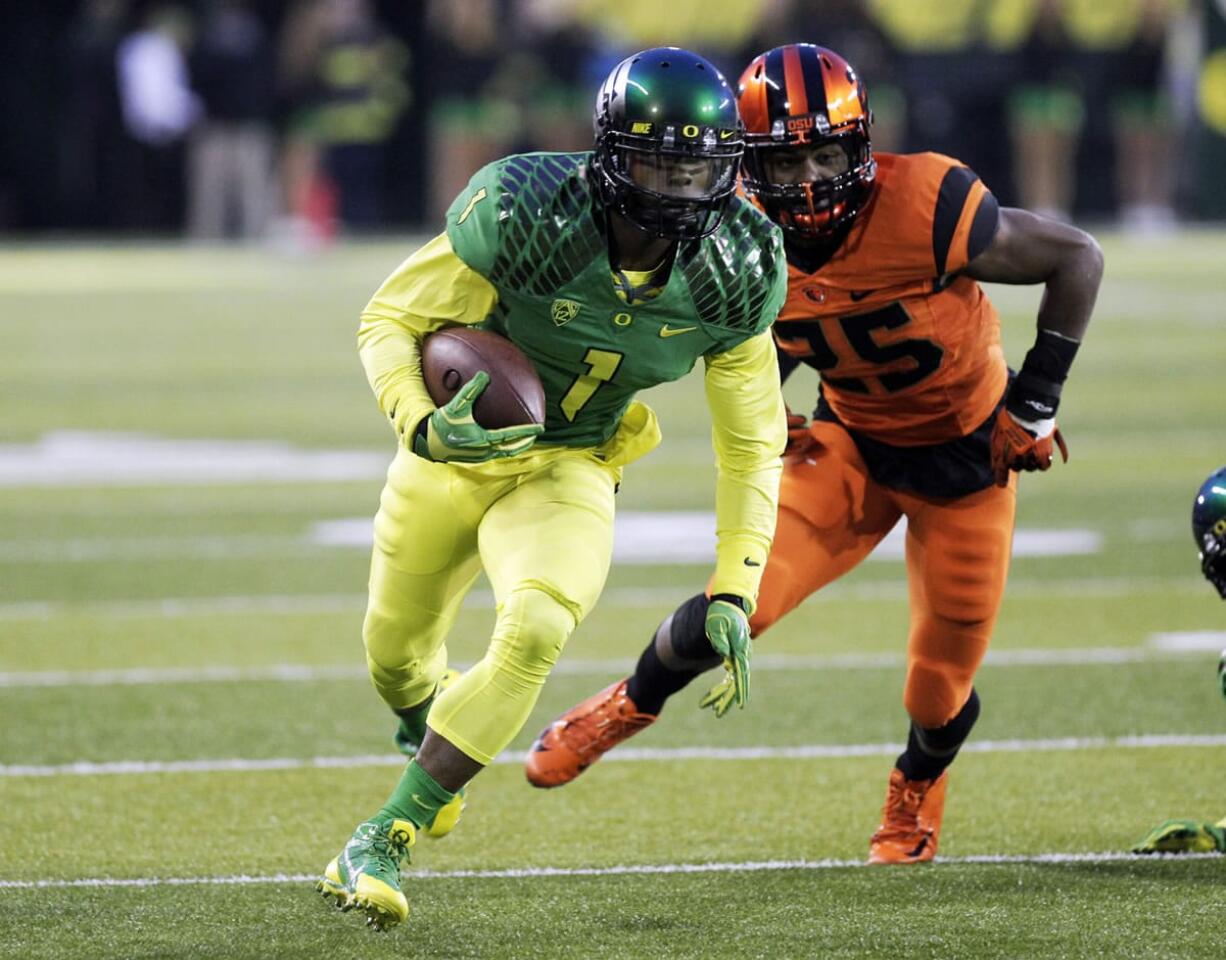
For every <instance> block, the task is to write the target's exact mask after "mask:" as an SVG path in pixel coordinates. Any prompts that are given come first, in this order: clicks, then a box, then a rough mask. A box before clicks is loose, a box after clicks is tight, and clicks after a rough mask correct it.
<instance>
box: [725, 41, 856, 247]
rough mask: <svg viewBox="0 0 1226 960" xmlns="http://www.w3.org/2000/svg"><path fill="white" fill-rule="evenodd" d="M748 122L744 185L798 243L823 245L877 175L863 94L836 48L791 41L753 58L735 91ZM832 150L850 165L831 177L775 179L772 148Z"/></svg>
mask: <svg viewBox="0 0 1226 960" xmlns="http://www.w3.org/2000/svg"><path fill="white" fill-rule="evenodd" d="M737 98H738V106H739V108H740V111H741V118H742V120H744V122H745V156H744V159H743V160H742V171H741V172H742V183H743V185H744V188H745V192H746V193H747V194H748V195H749V196H750V197H752V198H754V199H755V200H757V201H758V203H759V204H761V206H762V208H763V210H765V211H766V214H767V216H769V217H770V218H771V219H772V220H774V221H775V222H776V223H778V224H779V226H781V227H782V228H783V230H784V232H785V233H786V234H788V235H790V236H792V237H793V238H795V239H800V240H810V241H812V240H826V239H829V238H830V237H831V236H832V235H833V234H835V233H837V232H838V231H839V230H840V229H842V228H843V227H845V226H847V225H849V224H850V223H851V222H852V220H854V219H855V217H856V215H857V214H858V213H859V212H860V210H861V209H862V208H863V207H864V204H865V202H866V201H867V200H868V197H869V194H870V192H871V190H872V185H873V179H874V178H875V177H876V175H877V163H876V161H875V160H874V159H873V148H872V143H871V141H870V139H869V132H868V128H869V125H870V124H871V123H872V122H873V115H872V111H870V110H869V108H868V91H867V90H866V89H865V87H864V84H863V82H861V80H860V78H859V76H857V74H856V72H855V70H853V69H852V67H851V64H849V63H848V62H847V61H846V60H844V59H843V58H842V57H840V56H839V55H838V54H837V53H835V52H834V51H833V50H828V49H826V48H825V47H819V46H817V45H815V44H812V43H790V44H787V45H786V46H782V47H775V49H773V50H768V51H767V52H766V53H763V54H761V55H760V56H758V57H756V58H755V59H754V60H753V62H752V63H750V64H749V66H748V67H746V68H745V72H744V73H742V74H741V79H740V81H739V83H738V86H737ZM826 144H835V145H837V146H838V147H839V148H840V149H841V150H842V151H843V153H844V154H846V158H847V162H846V167H845V169H844V170H843V172H840V173H838V174H836V175H835V176H832V177H830V178H828V179H818V180H804V181H802V182H796V183H777V182H773V181H772V180H771V179H770V177H769V176H768V175H767V164H766V160H767V159H768V158H769V157H770V156H771V152H772V151H779V150H794V149H795V148H797V147H811V146H824V145H826Z"/></svg>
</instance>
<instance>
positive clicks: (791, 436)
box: [783, 410, 817, 457]
mask: <svg viewBox="0 0 1226 960" xmlns="http://www.w3.org/2000/svg"><path fill="white" fill-rule="evenodd" d="M815 446H817V441H816V440H814V439H813V434H811V433H810V432H809V421H808V420H807V419H806V418H805V417H803V416H801V415H800V414H799V413H793V412H792V411H791V410H789V411H788V443H787V446H786V447H784V448H783V455H784V456H785V457H793V456H796V457H799V456H802V455H804V454H806V453H808V452H809V451H810V450H812V449H813V448H814V447H815Z"/></svg>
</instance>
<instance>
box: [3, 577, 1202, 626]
mask: <svg viewBox="0 0 1226 960" xmlns="http://www.w3.org/2000/svg"><path fill="white" fill-rule="evenodd" d="M701 585H702V581H701V577H698V578H695V579H694V581H693V583H691V584H689V585H686V584H680V585H678V586H672V587H610V588H608V589H607V590H605V591H604V593H603V594H602V595H601V598H600V606H601V607H602V608H608V607H615V606H618V607H630V608H633V609H648V608H652V607H670V606H674V605H676V604H678V603H680V602H681V601H682V600H684V599H686V598H687V597H688V596H690V595H691V594H693V593H694V592H696V591H697V590H698V589H699V587H701ZM1206 589H1208V587H1207V585H1206V584H1205V582H1204V580H1202V579H1201V578H1200V577H1197V576H1184V577H1082V578H1077V579H1066V580H1047V579H1037V578H1014V579H1012V580H1010V581H1009V586H1008V588H1007V590H1006V593H1005V597H1006V600H1008V599H1009V598H1010V597H1012V598H1015V599H1020V598H1029V597H1037V598H1040V599H1054V598H1057V597H1103V598H1108V599H1109V598H1112V597H1135V596H1137V595H1139V594H1143V593H1166V594H1178V595H1180V596H1183V595H1185V594H1187V595H1195V596H1201V595H1203V594H1204V592H1205V590H1206ZM906 599H907V584H906V581H904V580H901V579H899V580H877V581H868V582H864V583H856V582H852V583H832V584H831V585H830V586H828V587H826V588H825V589H823V590H822V592H821V593H820V594H818V595H817V596H816V597H815V598H814V599H813V601H811V602H814V603H821V602H822V600H906ZM464 606H465V607H467V608H468V609H473V610H492V609H493V608H494V597H493V594H491V593H490V592H489V591H488V590H474V591H473V592H472V593H470V594H469V595H468V597H467V598H466V599H465V601H464ZM365 607H366V595H365V594H362V593H323V594H311V593H304V594H256V595H243V594H238V595H232V596H220V597H158V598H154V599H148V600H107V601H97V602H93V603H88V602H87V603H81V602H67V601H61V600H29V601H17V602H13V603H0V621H27V620H53V619H56V618H58V617H83V618H89V619H106V620H129V619H164V618H169V619H177V618H181V617H212V616H247V615H251V614H257V615H260V614H262V615H269V616H293V615H304V614H305V615H316V614H330V613H337V614H349V613H355V614H356V613H361V612H362V611H363V610H364V609H365Z"/></svg>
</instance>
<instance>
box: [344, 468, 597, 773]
mask: <svg viewBox="0 0 1226 960" xmlns="http://www.w3.org/2000/svg"><path fill="white" fill-rule="evenodd" d="M618 477H619V471H618V470H617V469H616V468H611V467H609V466H607V465H606V464H605V463H602V462H601V461H600V460H599V459H597V458H596V457H595V456H594V455H593V454H592V453H591V452H590V451H583V450H570V449H565V448H552V449H541V450H533V451H531V452H529V453H527V454H523V455H521V456H518V457H512V458H509V459H507V460H501V461H497V462H494V463H490V464H478V465H474V466H463V465H458V464H443V463H431V462H429V461H426V460H423V459H422V458H420V457H417V456H415V455H414V454H412V453H409V452H408V451H405V450H402V451H400V452H399V453H398V455H397V457H396V459H395V461H394V462H393V464H392V467H391V469H390V470H389V471H388V482H387V485H386V486H385V487H384V488H383V494H382V496H381V498H380V502H379V512H378V514H377V515H376V517H375V546H374V551H373V554H372V559H371V568H370V598H369V602H368V605H367V610H366V620H365V623H364V624H363V629H362V637H363V641H364V642H365V645H366V662H367V665H368V666H369V668H370V675H371V679H372V680H373V681H374V685H375V688H376V689H377V690H378V691H379V695H380V696H381V697H382V698H383V699H384V700H385V701H386V702H387V704H388V705H389V706H391V707H392V708H393V709H403V708H405V707H410V706H413V705H414V704H417V703H421V702H422V701H423V700H425V699H426V698H427V697H428V696H430V694H431V693H432V692H433V690H434V688H435V685H436V684H437V682H438V680H439V677H440V676H442V673H443V671H444V670H445V669H446V666H447V648H446V645H445V640H446V636H447V632H448V630H449V629H450V628H451V626H452V624H453V623H454V622H455V618H456V614H457V613H458V612H459V608H460V603H461V601H462V600H463V598H464V595H465V593H467V592H468V590H469V588H471V587H472V585H473V582H474V581H475V580H476V578H477V574H478V573H479V572H480V570H481V569H482V568H484V569H485V572H486V576H487V577H488V578H489V581H490V584H491V586H492V587H493V589H494V598H495V601H496V604H497V607H496V610H497V613H496V622H495V625H494V632H493V636H492V637H491V639H490V644H489V648H488V649H487V651H486V654H485V656H484V657H483V658H482V659H481V661H480V662H478V663H477V664H476V665H474V666H473V667H472V669H470V670H469V671H468V672H467V673H465V674H464V675H463V676H462V677H461V678H460V679H459V680H457V681H456V682H455V683H453V684H451V685H450V686H449V687H448V688H447V690H446V691H445V692H443V693H442V694H440V695H439V697H438V699H437V700H436V701H435V702H434V705H433V706H432V707H431V708H430V714H429V717H428V720H427V723H428V725H429V726H430V727H431V728H432V729H433V730H435V731H436V732H437V733H439V734H441V735H442V736H444V737H445V738H446V739H447V740H448V741H449V742H451V743H452V744H453V745H454V746H456V747H457V748H459V749H460V750H461V751H463V752H464V753H465V754H467V755H468V756H469V757H471V758H472V759H474V760H476V761H478V762H479V763H483V764H488V763H489V762H490V761H492V760H493V759H494V757H495V756H497V755H498V754H499V753H500V752H501V751H502V750H503V749H505V748H506V746H507V744H509V743H510V742H511V740H512V739H513V738H514V736H515V735H516V734H517V733H518V732H519V730H520V728H521V727H522V726H523V725H524V723H525V722H526V721H527V719H528V714H529V713H530V712H531V711H532V708H533V706H534V705H535V704H536V700H537V696H538V695H539V693H540V689H541V686H542V685H543V684H544V682H545V678H546V677H547V676H548V675H549V671H550V669H551V668H552V667H553V665H554V664H555V663H556V662H557V659H558V655H559V654H560V653H561V651H562V647H563V645H564V644H565V643H566V640H567V638H568V637H569V636H570V635H571V633H572V632H573V631H574V629H575V627H576V626H577V625H578V624H579V622H580V621H581V620H582V619H583V618H584V617H585V616H586V615H587V613H588V612H589V611H590V610H591V609H592V607H593V606H594V605H595V603H596V600H597V598H598V597H599V596H600V591H601V590H602V589H603V587H604V582H605V578H606V577H607V575H608V572H609V561H610V557H611V554H612V549H613V491H614V485H615V483H616V482H617V479H618Z"/></svg>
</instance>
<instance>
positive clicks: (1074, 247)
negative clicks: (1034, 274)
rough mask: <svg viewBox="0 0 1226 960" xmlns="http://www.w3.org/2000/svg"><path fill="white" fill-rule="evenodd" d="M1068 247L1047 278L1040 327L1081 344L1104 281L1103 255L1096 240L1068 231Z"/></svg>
mask: <svg viewBox="0 0 1226 960" xmlns="http://www.w3.org/2000/svg"><path fill="white" fill-rule="evenodd" d="M1067 229H1068V230H1069V231H1070V234H1071V235H1070V236H1068V237H1067V238H1066V239H1065V245H1066V247H1067V249H1066V251H1065V253H1064V255H1063V256H1061V257H1060V259H1059V262H1058V263H1057V264H1056V267H1055V269H1054V270H1053V271H1052V273H1051V275H1050V276H1049V277H1048V278H1047V283H1046V287H1045V289H1044V291H1043V301H1042V303H1041V304H1040V306H1039V318H1038V326H1039V329H1040V330H1050V331H1052V332H1053V333H1056V334H1059V335H1060V336H1062V337H1065V338H1066V339H1069V340H1077V341H1080V340H1081V339H1082V338H1083V337H1084V336H1085V332H1086V328H1087V327H1088V326H1089V325H1090V314H1091V313H1093V311H1094V301H1095V300H1096V299H1097V297H1098V287H1099V284H1100V283H1101V282H1102V278H1103V254H1102V250H1100V249H1099V246H1098V244H1097V243H1096V242H1095V240H1094V238H1093V237H1091V236H1090V235H1089V234H1088V233H1084V232H1082V231H1081V230H1075V229H1074V228H1072V227H1069V228H1067Z"/></svg>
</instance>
